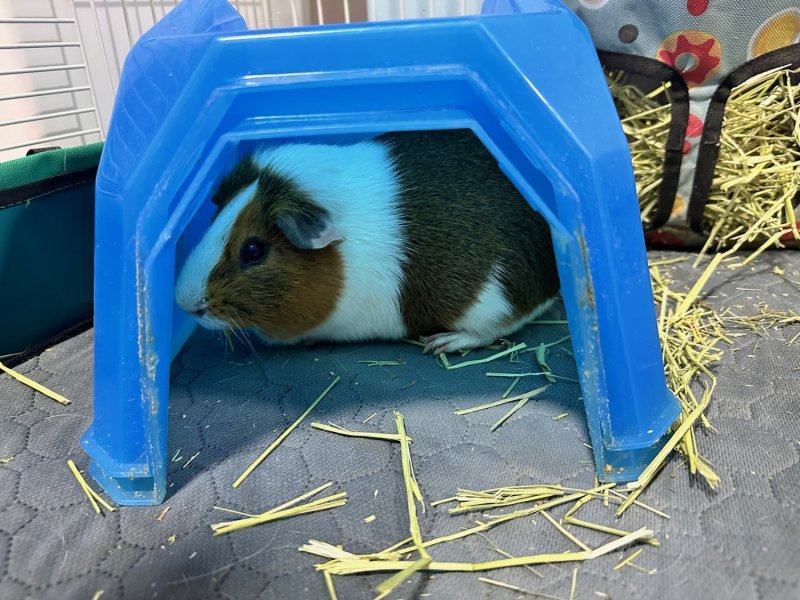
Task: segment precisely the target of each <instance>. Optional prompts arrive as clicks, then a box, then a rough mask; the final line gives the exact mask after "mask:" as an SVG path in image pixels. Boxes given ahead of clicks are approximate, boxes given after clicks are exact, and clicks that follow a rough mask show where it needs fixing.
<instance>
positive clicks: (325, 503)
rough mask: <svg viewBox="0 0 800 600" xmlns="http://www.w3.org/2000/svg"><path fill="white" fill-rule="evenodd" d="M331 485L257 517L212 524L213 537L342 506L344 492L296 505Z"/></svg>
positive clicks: (322, 486) (344, 497)
mask: <svg viewBox="0 0 800 600" xmlns="http://www.w3.org/2000/svg"><path fill="white" fill-rule="evenodd" d="M331 485H333V482H328V483H325V484H323V485H321V486H319V487H318V488H315V489H313V490H311V491H310V492H306V493H305V494H302V495H301V496H298V497H297V498H294V499H292V500H289V501H288V502H284V503H283V504H281V505H280V506H276V507H275V508H271V509H270V510H268V511H266V512H263V513H261V514H258V515H250V516H245V517H244V518H242V519H237V520H235V521H223V522H221V523H214V524H212V525H211V529H213V530H214V535H222V534H225V533H230V532H232V531H237V530H239V529H244V528H245V527H252V526H253V525H260V524H262V523H269V522H271V521H277V520H279V519H287V518H289V517H295V516H298V515H304V514H308V513H312V512H317V511H320V510H328V509H330V508H336V507H337V506H343V505H344V504H346V503H347V494H346V493H345V492H339V493H337V494H332V495H331V496H325V497H324V498H320V499H318V500H313V501H312V502H307V503H306V504H298V503H299V502H302V501H303V500H305V499H307V498H310V497H312V496H315V495H316V494H318V493H320V492H321V491H322V490H325V489H327V488H329V487H330V486H331ZM214 508H215V509H217V510H224V511H226V512H231V513H234V514H246V513H239V512H238V511H233V510H230V509H226V508H220V507H217V506H215V507H214Z"/></svg>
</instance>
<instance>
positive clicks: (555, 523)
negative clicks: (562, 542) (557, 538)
mask: <svg viewBox="0 0 800 600" xmlns="http://www.w3.org/2000/svg"><path fill="white" fill-rule="evenodd" d="M540 514H541V515H542V516H543V517H544V518H545V519H547V520H548V521H550V523H552V525H553V527H555V528H556V529H558V531H559V532H560V533H562V534H563V535H564V537H566V538H567V539H568V540H569V541H571V542H572V543H574V544H575V545H576V546H578V548H580V549H581V550H586V551H587V552H591V551H592V549H591V548H589V546H587V545H586V544H584V543H583V542H582V541H580V540H579V539H578V538H577V537H575V536H574V535H573V534H571V533H570V532H569V531H567V530H566V529H564V527H562V525H561V523H559V522H558V521H556V520H555V519H554V518H553V517H551V516H550V514H549V513H548V512H547V511H546V510H543V511H541V513H540Z"/></svg>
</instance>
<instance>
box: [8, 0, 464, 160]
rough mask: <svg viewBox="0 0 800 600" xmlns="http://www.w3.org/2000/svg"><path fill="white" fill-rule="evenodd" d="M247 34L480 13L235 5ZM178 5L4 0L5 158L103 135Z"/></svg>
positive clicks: (359, 5)
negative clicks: (132, 69)
mask: <svg viewBox="0 0 800 600" xmlns="http://www.w3.org/2000/svg"><path fill="white" fill-rule="evenodd" d="M229 2H230V4H232V5H233V7H234V8H236V10H237V11H238V12H239V13H240V14H241V15H242V17H243V18H244V19H245V21H246V22H247V25H248V27H249V28H250V29H266V28H273V27H296V26H301V25H314V24H330V23H350V22H358V21H379V20H388V19H410V18H426V17H444V16H459V15H467V14H475V13H477V12H478V11H479V10H480V0H229ZM178 3H179V0H41V1H37V2H18V1H15V2H0V161H3V160H10V159H13V158H18V157H20V156H24V155H25V153H26V152H27V151H28V150H29V149H31V148H37V147H48V146H56V145H58V146H74V145H81V144H88V143H91V142H96V141H99V140H103V139H105V135H106V131H107V128H108V122H109V119H110V116H111V109H112V106H113V103H114V96H115V93H116V90H117V86H118V85H119V77H120V72H121V70H122V64H123V62H124V60H125V56H126V55H127V53H128V51H129V50H130V48H131V47H132V46H133V44H134V43H135V42H136V40H138V39H139V37H141V35H142V34H143V33H144V32H145V31H147V30H148V29H149V28H150V27H152V26H153V24H154V23H156V22H157V21H158V20H159V19H161V18H162V17H163V16H164V15H165V14H167V13H168V12H169V11H171V10H172V9H173V8H174V7H175V6H177V4H178Z"/></svg>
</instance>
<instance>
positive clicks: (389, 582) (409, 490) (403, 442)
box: [376, 412, 433, 600]
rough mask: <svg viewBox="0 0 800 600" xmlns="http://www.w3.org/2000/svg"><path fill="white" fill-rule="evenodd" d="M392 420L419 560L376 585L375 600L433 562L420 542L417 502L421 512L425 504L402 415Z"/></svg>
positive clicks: (411, 528)
mask: <svg viewBox="0 0 800 600" xmlns="http://www.w3.org/2000/svg"><path fill="white" fill-rule="evenodd" d="M394 418H395V423H396V424H397V434H398V436H399V437H400V458H401V461H402V464H403V480H404V481H405V484H406V505H407V507H408V521H409V529H410V530H411V539H412V541H413V542H414V548H415V549H416V550H417V552H419V559H417V560H416V561H414V562H413V563H411V564H407V566H406V567H405V568H403V569H402V570H401V571H400V572H399V573H396V574H394V575H392V576H391V577H389V578H388V579H386V580H385V581H384V582H382V583H381V584H380V585H378V588H377V589H378V591H379V592H380V594H379V595H378V596H377V598H376V600H377V599H378V598H385V597H386V596H388V595H389V594H390V593H391V592H392V590H394V589H395V588H396V587H397V586H398V585H400V584H401V583H403V582H404V581H405V580H406V579H408V578H409V577H411V575H413V574H414V573H416V572H417V571H419V570H421V569H425V568H427V567H428V566H429V565H430V564H431V562H432V561H433V559H432V558H431V556H430V554H428V551H427V550H425V546H424V544H423V542H422V532H421V531H420V528H419V519H418V518H417V501H419V502H420V503H422V506H423V510H424V507H425V504H424V503H423V500H422V492H421V491H420V489H419V485H418V484H417V480H416V478H415V477H414V467H413V466H412V464H411V448H410V446H409V438H408V436H407V435H406V428H405V421H404V420H403V415H402V414H400V413H399V412H395V413H394Z"/></svg>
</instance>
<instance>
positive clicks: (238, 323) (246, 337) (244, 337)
mask: <svg viewBox="0 0 800 600" xmlns="http://www.w3.org/2000/svg"><path fill="white" fill-rule="evenodd" d="M231 310H232V311H233V312H234V314H235V316H233V315H231V320H232V321H233V324H234V325H235V326H236V329H238V331H239V333H240V334H241V337H240V336H239V335H237V336H236V337H239V339H241V340H242V341H243V342H245V343H246V344H247V345H248V346H250V350H252V351H253V352H255V351H256V349H255V348H254V347H253V342H252V341H251V340H250V335H249V333H248V332H247V329H246V328H245V324H244V319H242V316H241V315H240V314H239V311H238V310H237V309H236V307H234V306H231ZM236 317H238V318H239V320H237V318H236Z"/></svg>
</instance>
